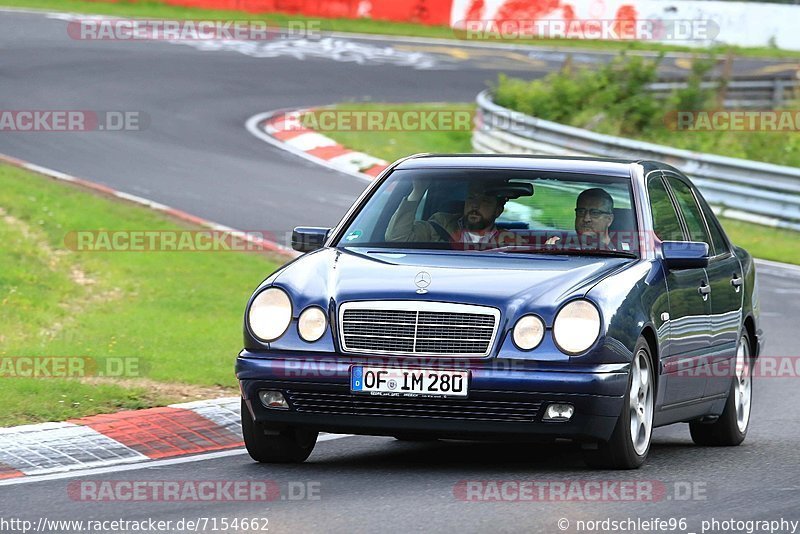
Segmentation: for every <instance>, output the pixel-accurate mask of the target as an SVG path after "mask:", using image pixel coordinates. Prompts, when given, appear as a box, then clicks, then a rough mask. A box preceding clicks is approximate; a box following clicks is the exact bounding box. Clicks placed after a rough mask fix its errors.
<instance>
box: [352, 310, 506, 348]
mask: <svg viewBox="0 0 800 534" xmlns="http://www.w3.org/2000/svg"><path fill="white" fill-rule="evenodd" d="M499 318H500V314H499V312H498V311H497V310H495V309H494V308H487V307H483V306H470V305H464V304H444V303H437V302H407V303H406V302H353V303H346V304H343V305H342V310H341V312H340V325H341V326H340V335H341V341H342V348H343V350H345V351H349V352H368V353H380V354H404V355H416V354H432V355H438V356H486V355H488V354H489V351H490V350H491V346H492V342H493V341H494V336H495V333H496V331H497V325H498V322H499Z"/></svg>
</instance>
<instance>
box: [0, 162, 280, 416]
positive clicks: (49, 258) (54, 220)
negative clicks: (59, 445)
mask: <svg viewBox="0 0 800 534" xmlns="http://www.w3.org/2000/svg"><path fill="white" fill-rule="evenodd" d="M0 208H2V210H3V211H2V212H0V242H2V243H3V246H2V247H0V324H1V325H2V329H0V364H2V363H3V362H5V364H6V365H8V362H9V361H13V360H10V359H11V358H16V357H32V356H65V357H88V358H97V359H109V358H123V359H127V360H126V361H128V362H134V363H135V364H136V365H138V368H139V372H136V373H129V374H131V375H133V376H123V377H118V378H110V377H108V376H106V377H103V378H92V377H89V378H79V379H64V378H20V377H9V376H8V372H6V373H5V374H6V376H0V405H1V406H3V410H2V411H0V425H12V424H20V423H26V422H37V421H48V420H63V419H66V418H71V417H78V416H83V415H88V414H95V413H104V412H113V411H116V410H119V409H135V408H143V407H148V406H153V405H161V404H164V403H166V402H175V401H177V400H185V399H194V398H195V397H196V396H197V395H202V396H206V397H207V396H208V395H210V394H213V393H214V392H217V393H218V394H219V393H225V392H226V391H233V390H232V389H228V388H233V387H235V384H236V382H235V378H234V375H233V363H234V358H235V355H236V353H237V352H238V351H239V350H240V349H241V343H242V340H241V321H242V315H243V310H244V305H245V302H246V299H247V297H248V296H249V294H250V292H251V291H252V290H253V289H254V288H255V287H256V286H257V284H258V283H259V282H260V281H261V280H263V278H264V277H265V276H266V275H267V274H269V273H270V272H271V271H273V270H274V269H275V268H276V266H277V263H276V261H275V260H272V259H270V258H268V257H266V256H265V255H261V254H255V253H243V252H78V251H74V250H71V249H70V248H68V247H67V246H66V245H65V235H66V234H67V233H68V232H70V231H73V230H101V229H108V230H177V229H187V228H188V229H196V228H191V227H188V226H185V225H182V224H181V223H178V222H176V221H174V220H172V219H168V218H167V217H165V216H162V215H160V214H157V213H154V212H152V211H150V210H147V209H145V208H143V207H139V206H135V205H131V204H127V203H123V202H120V201H116V200H113V199H110V198H106V197H102V196H98V195H95V194H92V193H89V192H87V191H84V190H82V189H79V188H76V187H73V186H70V185H67V184H63V183H59V182H56V181H53V180H50V179H47V178H44V177H42V176H39V175H36V174H32V173H29V172H26V171H23V170H20V169H17V168H14V167H10V166H5V165H0ZM4 358H5V360H3V359H4ZM0 369H2V366H1V365H0ZM6 370H7V368H6Z"/></svg>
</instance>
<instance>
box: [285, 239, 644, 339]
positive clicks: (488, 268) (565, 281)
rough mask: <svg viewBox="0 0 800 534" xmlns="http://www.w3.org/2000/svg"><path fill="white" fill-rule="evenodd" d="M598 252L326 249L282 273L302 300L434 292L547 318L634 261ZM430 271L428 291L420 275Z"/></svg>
mask: <svg viewBox="0 0 800 534" xmlns="http://www.w3.org/2000/svg"><path fill="white" fill-rule="evenodd" d="M632 261H635V260H631V259H626V258H614V257H611V258H609V257H598V256H545V255H538V256H537V255H527V254H500V253H464V252H449V251H441V252H440V251H408V250H403V251H400V250H397V251H384V250H380V251H376V250H374V249H373V250H368V249H348V250H340V249H332V248H327V249H321V250H318V251H315V252H313V253H310V254H306V255H305V256H303V257H301V258H299V259H297V260H296V261H295V262H293V263H292V264H290V265H289V266H287V267H286V268H285V269H284V270H283V271H282V272H281V273H279V274H278V276H277V277H276V278H274V279H273V283H274V284H275V285H278V286H281V287H283V288H285V289H286V290H288V291H289V293H290V294H291V295H292V298H293V300H294V303H295V306H299V307H301V308H302V307H305V306H307V305H310V304H317V305H322V306H323V307H327V305H328V304H337V305H338V304H341V303H344V302H349V301H363V300H414V301H417V300H426V301H437V302H453V303H462V304H477V305H483V306H492V307H495V308H498V309H500V310H501V311H502V312H504V313H505V314H506V316H508V315H511V316H513V315H516V313H515V311H516V310H518V309H523V310H526V312H527V311H537V312H538V313H540V314H541V315H542V316H543V318H544V319H545V321H546V322H547V324H550V323H551V320H552V315H553V313H554V312H555V309H556V308H558V306H560V304H561V303H563V302H564V301H565V300H567V299H569V298H571V297H574V296H582V295H584V294H585V293H586V292H587V291H588V290H589V289H590V288H591V287H592V286H593V285H594V284H595V283H597V282H598V281H599V280H601V279H602V278H604V277H605V276H607V275H609V274H610V273H612V272H614V271H615V270H618V269H620V268H621V267H622V266H624V265H626V264H629V263H632ZM420 272H425V273H427V274H428V278H429V280H430V284H429V285H428V286H427V288H426V289H427V293H424V294H419V293H418V292H417V290H418V286H417V285H416V283H415V281H416V278H417V275H418V274H419V273H420Z"/></svg>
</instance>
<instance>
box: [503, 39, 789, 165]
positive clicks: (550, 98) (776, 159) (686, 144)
mask: <svg viewBox="0 0 800 534" xmlns="http://www.w3.org/2000/svg"><path fill="white" fill-rule="evenodd" d="M660 62H661V56H659V57H657V58H655V59H649V58H646V57H642V56H629V55H627V54H624V53H623V54H620V55H619V56H617V57H616V58H614V59H613V60H612V61H610V62H609V63H607V64H605V65H603V66H601V67H599V68H596V69H595V70H590V69H588V68H578V69H576V68H573V67H572V66H571V64H570V63H571V62H570V61H569V60H567V62H566V63H565V65H564V67H563V68H562V69H561V70H560V71H558V72H554V73H551V74H549V75H547V76H546V77H545V78H542V79H539V80H534V81H526V80H520V79H515V78H509V77H507V76H505V75H500V78H499V80H498V82H497V85H496V86H495V87H494V88H493V92H494V100H495V102H497V103H498V104H499V105H501V106H504V107H507V108H511V109H514V110H517V111H521V112H522V113H526V114H528V115H534V116H536V117H540V118H542V119H545V120H550V121H554V122H559V123H562V124H568V125H571V126H577V127H579V128H587V129H589V130H592V131H595V132H598V133H603V134H608V135H618V136H623V137H629V138H634V139H640V140H643V141H651V142H654V143H659V144H664V145H669V146H673V147H676V148H683V149H687V150H694V151H698V152H709V153H715V154H720V155H724V156H731V157H737V158H745V159H752V160H758V161H766V162H769V163H775V164H779V165H792V166H800V135H799V134H798V133H797V132H767V131H685V130H680V131H679V130H675V129H674V128H672V127H671V126H670V121H669V118H670V117H673V116H674V114H675V113H676V112H677V111H687V110H695V111H697V110H710V109H713V108H715V106H716V102H717V95H718V92H719V91H721V90H723V89H724V82H720V83H719V84H718V85H717V86H716V87H712V88H703V87H702V85H701V84H702V82H703V80H705V79H707V77H708V73H709V72H710V71H711V70H712V69H713V68H714V66H715V65H716V63H717V59H716V57H715V56H714V55H711V54H709V55H705V56H696V57H695V58H694V60H693V61H692V67H691V69H690V71H689V73H688V76H687V78H686V80H687V86H686V87H684V88H682V89H678V90H676V91H674V92H672V93H671V94H670V95H669V96H668V97H667V98H666V99H664V98H657V97H656V96H655V95H654V94H653V93H651V92H649V91H647V90H646V86H647V85H648V84H650V83H653V82H655V81H657V79H658V67H659V64H660ZM788 107H790V106H787V108H788Z"/></svg>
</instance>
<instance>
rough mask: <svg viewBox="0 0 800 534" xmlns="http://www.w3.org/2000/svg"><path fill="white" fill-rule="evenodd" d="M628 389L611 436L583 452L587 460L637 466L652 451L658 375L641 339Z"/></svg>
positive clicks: (597, 464) (614, 466) (608, 466)
mask: <svg viewBox="0 0 800 534" xmlns="http://www.w3.org/2000/svg"><path fill="white" fill-rule="evenodd" d="M633 354H634V356H633V362H631V372H630V373H629V374H628V391H627V393H626V394H625V402H624V403H623V407H622V413H621V414H620V415H619V419H617V424H616V426H615V427H614V432H613V433H612V434H611V439H609V440H608V441H606V442H603V443H600V444H599V446H598V448H597V449H595V450H586V451H584V461H585V462H586V463H587V464H588V465H589V466H590V467H596V468H601V469H636V468H638V467H639V466H641V465H642V464H643V463H644V461H645V459H646V458H647V453H648V452H649V451H650V438H651V437H652V433H653V409H654V405H655V377H654V372H653V360H652V358H651V357H650V345H649V344H648V343H647V340H646V339H644V338H639V340H638V341H637V342H636V347H635V348H634V351H633Z"/></svg>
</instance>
